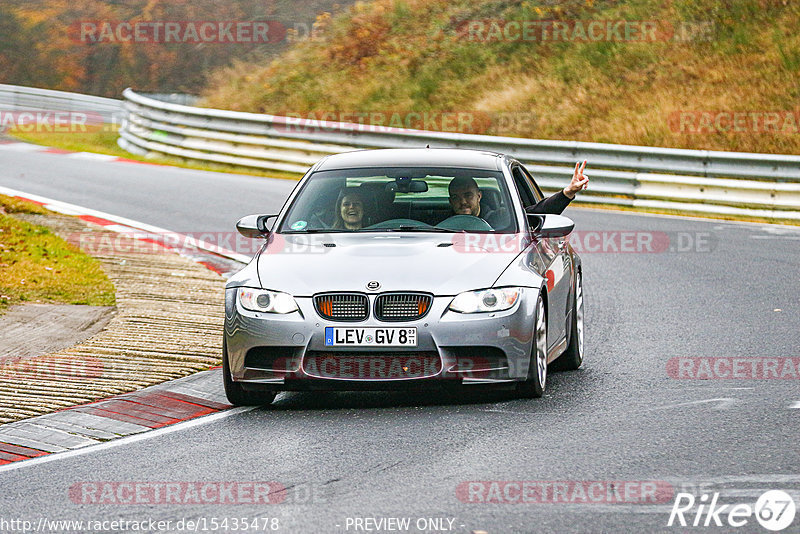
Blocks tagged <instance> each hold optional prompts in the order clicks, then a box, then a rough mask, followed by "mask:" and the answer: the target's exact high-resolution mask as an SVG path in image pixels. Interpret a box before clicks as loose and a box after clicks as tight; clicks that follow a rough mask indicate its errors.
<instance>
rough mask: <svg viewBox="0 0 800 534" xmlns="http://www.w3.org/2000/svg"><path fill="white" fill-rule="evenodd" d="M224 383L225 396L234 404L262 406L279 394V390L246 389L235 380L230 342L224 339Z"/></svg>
mask: <svg viewBox="0 0 800 534" xmlns="http://www.w3.org/2000/svg"><path fill="white" fill-rule="evenodd" d="M222 384H223V385H224V386H225V396H226V397H228V402H230V403H231V404H233V405H234V406H262V405H267V404H271V403H272V401H274V400H275V397H276V396H277V395H278V392H277V391H246V390H245V389H244V388H243V387H242V385H241V384H238V383H236V382H234V381H233V378H232V377H231V366H230V363H229V362H228V344H227V343H226V342H225V340H223V341H222Z"/></svg>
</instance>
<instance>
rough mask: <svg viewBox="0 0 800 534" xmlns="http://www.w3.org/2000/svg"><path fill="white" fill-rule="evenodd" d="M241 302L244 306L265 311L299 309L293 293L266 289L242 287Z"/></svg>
mask: <svg viewBox="0 0 800 534" xmlns="http://www.w3.org/2000/svg"><path fill="white" fill-rule="evenodd" d="M239 302H240V303H241V304H242V308H245V309H247V310H250V311H257V312H264V313H292V312H293V311H296V310H297V303H296V302H295V301H294V298H293V297H292V296H291V295H289V294H287V293H280V292H278V291H267V290H265V289H251V288H249V287H240V288H239Z"/></svg>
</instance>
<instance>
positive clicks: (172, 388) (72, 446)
mask: <svg viewBox="0 0 800 534" xmlns="http://www.w3.org/2000/svg"><path fill="white" fill-rule="evenodd" d="M31 146H36V145H31ZM0 194H4V195H7V196H11V197H15V198H20V199H22V200H27V201H30V202H33V203H36V204H38V205H40V206H43V207H45V208H47V209H48V210H51V211H54V212H57V213H62V214H66V215H73V216H77V217H78V218H80V219H81V220H84V221H87V222H91V223H94V224H98V225H100V226H103V227H104V228H106V229H108V230H111V231H114V232H119V233H123V234H126V235H130V236H131V237H134V238H136V239H141V240H143V241H147V242H150V243H155V244H157V245H159V246H163V247H164V249H165V250H172V251H175V252H178V253H181V254H182V255H185V254H183V253H182V251H180V250H178V249H173V248H171V247H169V246H166V245H164V244H163V243H161V242H160V241H159V240H160V239H163V236H165V235H172V236H175V235H176V234H175V233H174V232H169V231H167V230H164V229H163V228H158V227H156V226H152V225H149V224H145V223H141V222H138V221H133V220H131V219H127V218H124V217H118V216H116V215H111V214H109V213H105V212H101V211H97V210H93V209H89V208H84V207H82V206H77V205H75V204H69V203H67V202H61V201H58V200H53V199H50V198H46V197H42V196H39V195H34V194H30V193H25V192H22V191H17V190H14V189H9V188H7V187H0ZM181 237H182V238H183V240H182V242H183V243H187V242H191V243H192V244H193V245H194V246H195V247H196V248H198V249H200V250H204V251H207V252H211V253H213V254H215V255H218V256H222V257H224V258H228V259H232V260H234V261H237V262H241V263H247V262H248V261H250V258H249V257H248V256H245V255H243V254H238V253H236V252H234V251H231V250H228V249H225V248H221V247H218V246H216V245H212V244H209V243H206V242H203V241H200V240H195V239H193V238H191V237H189V236H181ZM190 257H191V256H190ZM192 259H194V260H195V261H198V263H201V264H203V265H205V266H206V267H208V268H209V269H212V270H214V271H217V272H219V269H217V268H215V266H214V265H213V264H211V263H208V262H204V261H199V260H197V259H195V258H192ZM221 372H222V371H221V369H219V368H216V369H212V370H209V371H203V372H200V373H196V374H194V375H191V376H188V377H185V378H181V379H178V380H172V381H169V382H165V383H163V384H159V385H156V386H152V387H149V388H146V389H143V390H140V391H134V392H131V393H126V394H123V395H118V396H115V397H111V398H108V399H104V400H100V401H96V402H92V403H89V404H85V405H80V406H75V407H71V408H66V409H64V410H61V411H58V412H55V413H51V414H46V415H41V416H38V417H33V418H30V419H25V420H22V421H16V422H14V423H8V424H5V425H2V426H0V470H5V469H9V468H10V467H16V466H17V465H18V464H17V463H16V462H20V461H22V460H32V459H37V460H36V461H42V458H41V457H45V456H48V455H51V454H54V453H69V452H70V451H71V452H73V453H75V452H76V451H77V450H82V449H83V448H84V447H88V446H97V445H101V444H103V443H108V442H110V441H111V440H117V439H119V438H125V437H130V436H133V435H134V434H140V433H143V432H147V431H151V430H153V429H163V428H164V427H167V426H170V425H175V424H178V423H182V422H185V421H189V420H193V419H197V418H199V417H203V416H208V415H209V414H213V413H215V412H221V411H225V410H228V409H229V408H231V405H230V404H228V401H227V398H226V397H225V392H224V390H223V387H222V377H221V376H220V373H221ZM6 464H14V465H13V466H8V465H6ZM19 465H22V464H19Z"/></svg>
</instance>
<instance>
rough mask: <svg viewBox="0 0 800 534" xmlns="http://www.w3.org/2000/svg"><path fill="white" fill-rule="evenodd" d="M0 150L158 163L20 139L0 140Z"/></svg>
mask: <svg viewBox="0 0 800 534" xmlns="http://www.w3.org/2000/svg"><path fill="white" fill-rule="evenodd" d="M0 150H7V151H10V152H32V153H39V154H58V155H62V156H65V157H68V158H72V159H82V160H89V161H100V162H104V163H136V164H139V165H158V163H149V162H146V161H136V160H133V159H128V158H121V157H118V156H111V155H108V154H96V153H94V152H74V151H72V150H64V149H63V148H53V147H48V146H42V145H34V144H32V143H25V142H22V141H11V140H0Z"/></svg>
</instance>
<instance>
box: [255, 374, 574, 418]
mask: <svg viewBox="0 0 800 534" xmlns="http://www.w3.org/2000/svg"><path fill="white" fill-rule="evenodd" d="M581 374H583V373H580V372H569V373H564V372H559V373H553V374H552V375H551V376H550V378H549V381H548V382H549V383H548V390H547V393H546V394H545V397H544V398H541V399H525V398H522V397H520V396H519V395H518V393H517V392H516V390H515V389H514V388H513V387H509V386H501V387H498V386H464V387H461V388H458V389H453V390H401V391H391V390H390V391H301V392H294V391H292V392H288V391H287V392H283V393H280V394H279V395H278V397H277V398H276V399H275V402H273V404H271V405H269V406H264V407H262V408H260V410H265V411H298V410H351V409H391V408H411V407H425V406H428V407H434V406H442V407H447V406H478V405H494V404H497V403H506V402H511V401H518V402H520V403H522V404H527V403H533V405H534V406H532V408H535V407H536V406H545V405H548V406H551V405H552V404H553V402H554V401H555V402H556V403H558V398H559V397H557V396H556V395H558V392H559V390H562V393H563V391H564V389H563V388H566V390H570V389H571V388H573V387H574V384H571V385H568V384H569V383H573V382H579V381H580V375H581ZM551 407H552V406H551ZM534 411H535V410H534Z"/></svg>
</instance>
